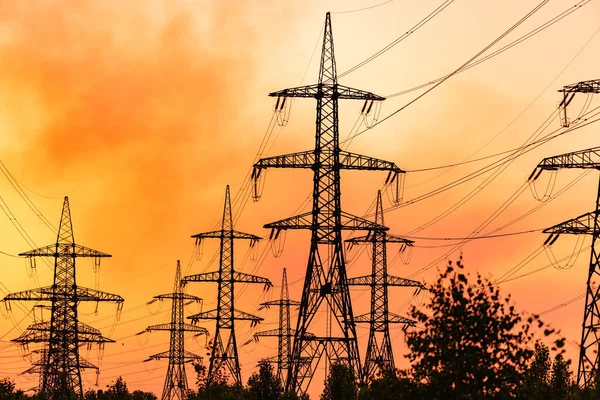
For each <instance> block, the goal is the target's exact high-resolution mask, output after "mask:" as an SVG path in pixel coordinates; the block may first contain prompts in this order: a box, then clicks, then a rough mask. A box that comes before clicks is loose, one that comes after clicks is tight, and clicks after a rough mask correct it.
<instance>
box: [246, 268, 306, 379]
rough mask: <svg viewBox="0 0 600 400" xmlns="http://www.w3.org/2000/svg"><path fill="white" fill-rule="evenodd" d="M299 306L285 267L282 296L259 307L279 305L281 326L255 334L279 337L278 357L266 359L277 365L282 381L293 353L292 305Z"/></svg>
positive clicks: (256, 337) (260, 308)
mask: <svg viewBox="0 0 600 400" xmlns="http://www.w3.org/2000/svg"><path fill="white" fill-rule="evenodd" d="M298 306H300V302H299V301H296V300H290V294H289V291H288V283H287V274H286V270H285V268H284V269H283V277H282V278H281V297H279V300H271V301H267V302H264V303H261V305H260V307H259V310H262V309H263V308H270V307H279V327H278V328H277V329H272V330H268V331H261V332H257V333H255V334H254V339H255V340H258V338H259V337H276V338H277V339H278V343H277V357H271V358H267V359H266V361H267V362H269V363H272V364H276V365H277V378H279V379H280V380H281V381H283V380H284V379H285V372H287V370H288V368H289V366H290V357H291V355H292V338H293V337H294V330H293V329H292V328H291V324H290V307H298ZM284 371H285V372H284Z"/></svg>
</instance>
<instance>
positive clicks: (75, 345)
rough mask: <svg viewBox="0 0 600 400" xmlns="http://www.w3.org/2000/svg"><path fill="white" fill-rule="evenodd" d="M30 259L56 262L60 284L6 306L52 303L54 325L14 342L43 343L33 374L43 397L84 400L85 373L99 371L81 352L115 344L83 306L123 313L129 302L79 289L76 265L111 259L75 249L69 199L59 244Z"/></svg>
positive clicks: (15, 297) (32, 330)
mask: <svg viewBox="0 0 600 400" xmlns="http://www.w3.org/2000/svg"><path fill="white" fill-rule="evenodd" d="M19 255H20V256H24V257H28V258H31V257H54V283H53V284H52V286H45V287H41V288H38V289H33V290H26V291H23V292H17V293H12V294H9V295H8V296H6V297H5V298H4V299H3V301H11V300H21V301H49V302H51V304H52V315H51V319H50V322H39V323H34V324H33V325H30V326H29V327H28V328H27V330H26V331H25V332H24V333H23V334H22V335H21V336H19V337H18V338H16V339H13V341H14V342H18V343H23V344H28V343H43V344H45V345H46V346H47V347H45V348H44V349H43V350H42V351H41V352H40V354H41V356H40V360H39V361H38V362H35V363H34V366H33V367H32V368H30V369H29V370H28V371H27V372H36V373H40V374H41V387H40V392H42V393H44V394H45V395H46V396H48V398H51V399H71V398H72V397H73V395H75V396H76V397H78V398H80V399H81V398H83V389H82V384H81V368H94V369H98V368H97V367H96V366H94V365H93V364H92V363H90V362H88V361H86V360H85V359H83V357H81V356H80V355H79V346H80V345H81V344H84V343H98V344H100V345H101V346H102V345H103V344H104V343H106V342H113V340H111V339H108V338H106V337H104V336H102V333H101V332H100V331H99V330H98V329H96V328H93V327H91V326H89V325H86V324H84V323H83V322H80V321H79V319H78V317H77V306H78V305H79V303H80V302H82V301H94V302H97V303H99V302H116V303H117V307H118V311H120V309H121V307H122V304H123V298H122V297H121V296H117V295H114V294H110V293H105V292H101V291H99V290H95V289H89V288H85V287H81V286H77V281H76V273H75V260H76V259H77V258H79V257H91V258H94V260H95V262H96V265H99V262H100V259H101V258H103V257H110V254H106V253H102V252H100V251H97V250H94V249H90V248H89V247H84V246H81V245H79V244H75V238H74V236H73V225H72V224H71V210H70V208H69V199H68V197H65V200H64V204H63V209H62V215H61V218H60V226H59V229H58V237H57V239H56V243H55V244H52V245H49V246H46V247H42V248H39V249H35V250H31V251H27V252H25V253H21V254H19Z"/></svg>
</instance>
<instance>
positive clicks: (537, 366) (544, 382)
mask: <svg viewBox="0 0 600 400" xmlns="http://www.w3.org/2000/svg"><path fill="white" fill-rule="evenodd" d="M551 367H552V361H551V360H550V350H549V349H548V346H546V345H545V344H543V343H541V342H539V341H538V342H536V343H535V355H534V357H533V361H532V362H531V364H530V365H529V368H528V369H527V371H526V372H525V376H524V378H523V385H522V387H521V388H520V389H519V391H518V393H519V396H518V397H520V398H523V399H531V400H546V399H548V397H549V396H550V383H549V380H550V368H551Z"/></svg>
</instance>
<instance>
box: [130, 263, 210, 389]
mask: <svg viewBox="0 0 600 400" xmlns="http://www.w3.org/2000/svg"><path fill="white" fill-rule="evenodd" d="M163 300H171V322H169V323H165V324H158V325H150V326H149V327H147V328H146V330H145V331H144V332H152V331H167V332H169V333H170V341H169V350H168V351H163V352H162V353H158V354H154V355H152V356H150V357H149V358H148V360H146V361H150V360H160V359H168V360H169V366H168V368H167V375H166V376H165V385H164V387H163V392H162V396H161V400H173V399H177V400H186V399H187V398H188V395H189V393H188V383H187V376H186V373H185V364H186V363H189V362H192V361H201V360H202V357H201V356H199V355H196V354H194V353H192V352H189V351H186V350H185V332H194V333H195V334H196V335H195V336H199V335H208V331H207V330H206V329H205V328H202V327H200V326H196V325H191V324H186V323H185V321H184V318H183V308H184V306H185V305H186V304H188V303H191V302H192V303H193V302H197V303H199V302H201V301H202V299H201V298H200V297H196V296H192V295H191V294H187V293H185V292H184V290H183V286H182V284H181V265H180V263H179V260H177V269H176V270H175V283H174V284H173V292H172V293H167V294H159V295H158V296H154V300H152V301H151V302H150V303H152V302H154V301H163ZM141 333H143V332H141Z"/></svg>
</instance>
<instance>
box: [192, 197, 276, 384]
mask: <svg viewBox="0 0 600 400" xmlns="http://www.w3.org/2000/svg"><path fill="white" fill-rule="evenodd" d="M192 237H193V238H195V239H196V244H197V245H200V242H201V241H202V240H203V239H219V240H220V242H221V246H220V252H219V270H218V271H214V272H207V273H202V274H196V275H189V276H186V277H185V278H183V280H182V283H183V284H187V283H188V282H217V283H218V285H219V288H218V298H217V308H216V309H214V310H210V311H204V312H201V313H199V314H195V315H192V316H190V317H188V318H190V319H191V320H192V322H193V323H197V322H198V321H200V320H215V321H216V328H215V336H214V339H213V342H212V349H211V353H210V361H209V367H208V372H207V385H210V384H211V383H212V382H213V380H214V378H215V376H216V375H217V374H220V373H221V372H222V370H223V369H225V372H226V373H228V374H229V376H230V377H231V379H232V380H233V383H234V384H237V385H242V376H241V372H240V361H239V358H238V349H237V342H236V338H235V321H240V320H241V321H250V322H251V323H252V324H258V323H260V322H261V321H262V320H263V319H262V318H260V317H257V316H255V315H252V314H249V313H247V312H244V311H240V310H237V309H236V308H235V304H234V303H235V302H234V300H235V293H234V286H235V283H262V284H264V285H265V287H266V288H269V287H271V286H272V284H271V281H269V280H268V279H266V278H262V277H259V276H255V275H249V274H245V273H243V272H239V271H236V270H235V268H234V263H233V242H234V239H245V240H249V241H250V246H251V247H252V246H254V245H256V243H257V242H258V241H259V240H260V237H258V236H255V235H251V234H249V233H244V232H239V231H236V230H234V229H233V222H232V218H231V200H230V195H229V186H227V189H226V191H225V205H224V207H223V218H222V220H221V229H220V230H217V231H212V232H206V233H199V234H197V235H193V236H192Z"/></svg>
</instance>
